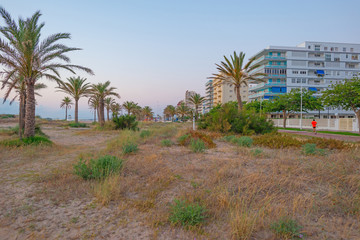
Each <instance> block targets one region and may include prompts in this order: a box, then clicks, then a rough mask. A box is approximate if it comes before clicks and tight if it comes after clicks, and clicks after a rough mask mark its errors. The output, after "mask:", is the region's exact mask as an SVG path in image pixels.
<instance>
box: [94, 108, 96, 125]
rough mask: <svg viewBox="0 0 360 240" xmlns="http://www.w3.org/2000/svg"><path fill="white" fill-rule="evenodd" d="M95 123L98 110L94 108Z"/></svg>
mask: <svg viewBox="0 0 360 240" xmlns="http://www.w3.org/2000/svg"><path fill="white" fill-rule="evenodd" d="M94 122H96V108H94Z"/></svg>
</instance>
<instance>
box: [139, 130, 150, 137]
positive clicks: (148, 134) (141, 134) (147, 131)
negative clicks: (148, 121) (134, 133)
mask: <svg viewBox="0 0 360 240" xmlns="http://www.w3.org/2000/svg"><path fill="white" fill-rule="evenodd" d="M150 135H151V132H150V131H149V130H142V131H141V132H140V137H141V138H147V137H149V136H150Z"/></svg>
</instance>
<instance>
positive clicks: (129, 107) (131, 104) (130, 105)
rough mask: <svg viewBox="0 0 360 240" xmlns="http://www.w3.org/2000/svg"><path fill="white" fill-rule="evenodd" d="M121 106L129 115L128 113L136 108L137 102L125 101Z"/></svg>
mask: <svg viewBox="0 0 360 240" xmlns="http://www.w3.org/2000/svg"><path fill="white" fill-rule="evenodd" d="M122 106H123V107H124V108H125V109H126V111H127V113H128V115H130V113H131V112H132V111H133V109H135V108H136V106H137V103H134V102H133V101H126V102H124V103H123V105H122Z"/></svg>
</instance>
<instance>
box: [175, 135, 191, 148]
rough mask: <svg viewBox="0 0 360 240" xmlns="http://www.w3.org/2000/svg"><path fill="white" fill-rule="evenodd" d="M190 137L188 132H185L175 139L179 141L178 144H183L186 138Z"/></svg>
mask: <svg viewBox="0 0 360 240" xmlns="http://www.w3.org/2000/svg"><path fill="white" fill-rule="evenodd" d="M188 138H190V134H185V135H182V136H180V137H179V138H178V139H177V141H178V142H179V144H180V145H183V146H184V145H185V142H186V141H187V139H188Z"/></svg>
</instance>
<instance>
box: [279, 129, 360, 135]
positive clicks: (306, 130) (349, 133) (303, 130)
mask: <svg viewBox="0 0 360 240" xmlns="http://www.w3.org/2000/svg"><path fill="white" fill-rule="evenodd" d="M277 129H280V130H289V131H299V132H300V131H302V132H312V130H310V129H300V128H282V127H278V128H277ZM317 132H318V133H327V134H336V135H347V136H359V137H360V134H358V133H353V132H333V131H317Z"/></svg>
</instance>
